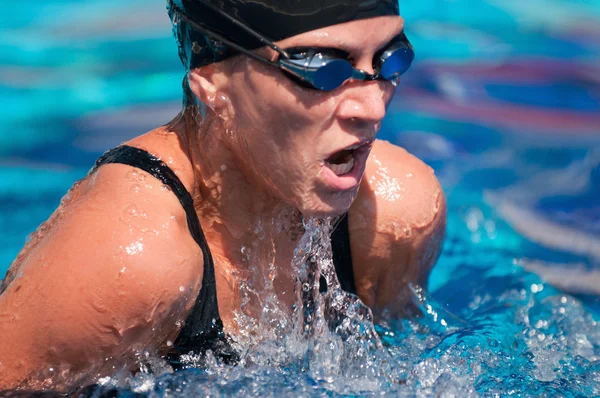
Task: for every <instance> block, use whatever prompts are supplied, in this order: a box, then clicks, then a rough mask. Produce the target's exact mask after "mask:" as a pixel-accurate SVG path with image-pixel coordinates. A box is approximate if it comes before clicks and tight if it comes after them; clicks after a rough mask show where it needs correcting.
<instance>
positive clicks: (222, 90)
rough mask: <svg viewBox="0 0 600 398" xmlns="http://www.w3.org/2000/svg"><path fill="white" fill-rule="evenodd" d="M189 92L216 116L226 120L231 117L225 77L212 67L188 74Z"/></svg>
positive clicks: (204, 67)
mask: <svg viewBox="0 0 600 398" xmlns="http://www.w3.org/2000/svg"><path fill="white" fill-rule="evenodd" d="M188 82H189V85H190V90H192V92H193V93H194V95H195V96H196V98H198V99H199V100H200V101H201V102H203V103H204V104H205V105H206V106H207V107H208V108H210V109H211V110H212V111H213V112H214V113H215V114H216V115H218V116H219V117H221V118H228V117H231V116H232V115H233V108H232V106H231V101H229V97H228V95H227V93H226V92H227V90H226V87H227V77H226V76H225V75H224V74H223V72H222V71H218V70H216V68H215V67H214V65H206V66H203V67H201V68H197V69H193V70H191V71H190V72H189V73H188Z"/></svg>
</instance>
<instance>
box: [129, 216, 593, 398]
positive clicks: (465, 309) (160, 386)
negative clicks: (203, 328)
mask: <svg viewBox="0 0 600 398" xmlns="http://www.w3.org/2000/svg"><path fill="white" fill-rule="evenodd" d="M304 228H305V233H304V235H303V236H302V237H301V239H300V242H299V244H298V246H297V248H296V251H295V256H294V260H293V270H294V272H297V273H298V281H297V289H296V291H295V294H296V305H295V306H294V310H293V311H291V312H290V311H284V309H283V308H282V307H281V306H280V304H279V303H278V302H277V301H276V295H275V294H273V296H272V297H271V298H269V299H267V300H266V304H265V309H264V310H263V311H262V313H261V316H260V318H259V319H256V320H254V323H253V324H252V325H251V326H252V327H254V328H257V329H256V330H259V331H261V332H262V333H263V335H262V336H261V339H260V340H254V341H251V340H249V341H251V342H252V343H253V345H252V347H251V348H247V349H246V351H244V359H243V360H242V364H241V365H240V366H237V367H232V366H225V365H223V364H221V363H218V362H217V361H216V360H215V359H214V358H210V355H209V360H208V361H207V363H208V364H209V366H208V367H207V368H206V369H192V370H186V371H182V372H178V373H175V374H172V373H164V372H163V373H162V375H160V374H161V373H160V372H156V373H155V374H154V375H151V374H149V373H140V374H138V375H136V376H135V377H130V378H128V379H126V383H125V384H121V385H125V386H127V390H123V391H124V393H127V392H129V391H131V390H133V391H137V392H144V393H146V394H147V395H148V396H151V397H167V396H168V397H184V396H206V395H236V396H248V397H256V396H315V397H316V396H344V395H395V396H442V397H451V396H455V397H457V396H460V397H475V396H480V395H484V396H506V395H524V396H555V395H561V396H578V395H579V396H594V395H598V394H599V393H600V376H599V375H600V372H599V371H600V328H599V327H598V322H597V320H595V319H594V317H593V316H592V315H591V314H590V313H588V312H587V311H586V309H585V308H584V307H583V306H582V304H581V303H580V302H579V301H578V300H577V299H575V298H573V297H571V296H569V295H566V294H563V293H560V292H558V291H557V290H555V289H553V288H552V287H551V286H549V285H547V284H545V283H544V282H543V281H541V280H540V279H539V278H538V277H537V276H535V275H533V274H530V273H528V272H526V271H525V270H524V269H523V268H521V267H519V266H517V265H516V264H515V263H513V262H511V261H510V257H512V255H511V253H508V254H505V255H504V260H505V266H506V267H507V268H510V269H509V270H507V271H505V274H503V275H497V274H496V275H489V274H488V273H487V271H483V272H482V269H481V268H477V267H475V266H474V264H469V261H467V262H466V263H463V264H462V268H463V269H462V272H463V274H464V275H465V276H464V279H465V281H468V283H469V284H471V283H475V284H477V283H479V282H478V281H480V280H481V279H483V280H486V281H487V282H486V283H485V285H484V286H482V287H481V288H480V290H479V291H476V293H475V294H473V295H466V296H468V297H469V301H468V302H466V303H464V305H461V306H456V305H454V306H452V305H451V306H448V305H447V304H445V305H441V304H439V303H438V302H437V301H436V300H435V299H433V298H432V297H431V296H430V295H429V294H428V293H426V292H425V291H424V290H423V289H421V288H420V287H419V286H412V291H413V294H414V301H415V304H416V305H417V307H418V308H419V309H420V310H421V312H422V316H421V317H419V318H417V319H411V320H399V321H388V322H383V323H382V324H379V325H376V326H373V323H372V322H371V314H370V311H369V310H368V309H367V308H366V307H365V306H364V305H363V304H362V303H361V302H360V301H359V300H358V299H357V298H356V297H355V296H353V295H349V294H347V293H345V292H343V291H342V290H341V288H340V287H339V283H338V282H337V278H336V276H335V271H334V268H333V263H332V260H331V247H330V240H329V232H330V228H331V221H329V220H312V219H311V220H306V221H305V222H304ZM499 232H500V233H502V232H503V231H502V230H500V231H499ZM448 242H449V244H448V245H447V249H446V250H447V251H451V252H453V253H454V257H455V258H463V259H464V258H472V259H473V260H472V261H473V262H479V261H483V260H478V259H483V258H484V256H485V254H484V253H480V254H478V253H476V251H475V250H474V249H473V248H472V247H471V246H472V244H471V242H470V241H468V240H465V239H462V238H461V239H459V237H458V236H457V235H456V231H454V230H453V229H452V228H450V230H449V237H448ZM459 252H466V253H463V254H459V255H457V254H456V253H459ZM477 256H479V257H477ZM493 261H501V259H499V258H494V259H493ZM266 269H267V270H269V269H271V271H273V268H272V267H266ZM269 272H270V271H267V272H265V273H264V275H263V277H266V279H267V280H271V281H272V280H274V277H273V275H272V274H270V273H269ZM473 274H477V275H480V276H479V277H478V278H477V277H474V276H473ZM320 276H323V277H324V279H325V280H326V282H327V291H326V292H324V293H323V289H322V288H321V287H320ZM490 286H499V287H498V289H497V290H498V291H497V292H496V291H494V289H491V288H490ZM468 288H469V286H465V291H466V290H467V289H468ZM496 293H498V294H496ZM445 295H446V293H445V292H444V288H441V289H439V290H438V291H437V292H436V296H437V297H438V299H439V298H444V296H445ZM446 299H447V297H446ZM449 308H455V309H456V308H458V312H457V313H456V314H452V313H450V312H449V311H448V309H449ZM240 318H241V319H243V318H244V317H243V316H240Z"/></svg>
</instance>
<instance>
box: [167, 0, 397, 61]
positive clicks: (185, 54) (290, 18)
mask: <svg viewBox="0 0 600 398" xmlns="http://www.w3.org/2000/svg"><path fill="white" fill-rule="evenodd" d="M167 9H168V12H169V16H170V18H171V22H172V23H173V34H174V36H175V38H176V40H177V43H178V46H179V57H180V58H181V61H182V63H183V65H184V66H185V67H186V70H191V69H194V68H197V67H200V66H204V65H209V64H212V63H215V62H219V61H222V60H225V59H227V58H229V57H231V56H233V55H236V54H237V52H236V51H234V50H233V49H231V48H229V47H228V46H226V45H224V44H223V43H221V42H219V41H217V40H214V39H212V38H210V37H208V36H206V35H204V34H202V33H200V32H198V31H196V30H194V29H193V28H192V27H191V26H190V25H189V24H188V23H186V22H185V21H183V20H182V19H181V14H185V16H186V18H189V19H192V20H193V21H194V22H195V23H198V24H200V25H201V26H203V27H205V29H207V30H208V31H211V32H214V33H217V34H219V35H222V36H223V37H226V38H227V39H229V40H231V41H233V42H234V43H236V44H238V45H241V46H242V47H244V48H247V49H249V50H252V49H256V48H259V47H262V46H263V45H264V44H263V43H262V42H261V41H260V40H258V39H257V38H255V37H253V36H252V35H250V34H249V33H247V32H246V31H245V30H243V29H242V28H240V27H238V26H236V25H235V24H234V23H232V22H231V21H230V20H228V19H227V18H225V17H224V16H223V15H222V14H221V13H220V12H219V10H220V11H222V12H225V13H226V14H227V15H230V16H232V17H234V18H235V19H236V20H238V21H240V22H242V23H243V24H245V25H247V26H249V27H250V28H252V29H253V30H255V31H256V32H258V33H260V34H261V35H263V36H265V37H266V38H267V39H269V40H271V41H279V40H282V39H285V38H288V37H291V36H294V35H297V34H300V33H304V32H308V31H310V30H314V29H319V28H322V27H325V26H330V25H335V24H339V23H344V22H349V21H353V20H358V19H365V18H371V17H376V16H383V15H399V7H398V0H167Z"/></svg>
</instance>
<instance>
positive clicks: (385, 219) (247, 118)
mask: <svg viewBox="0 0 600 398" xmlns="http://www.w3.org/2000/svg"><path fill="white" fill-rule="evenodd" d="M401 29H402V19H401V18H399V17H380V18H373V19H369V20H364V21H354V22H350V23H348V24H343V25H337V26H332V27H327V28H323V29H319V30H317V31H313V32H308V33H305V34H302V35H299V36H296V37H294V38H290V39H286V40H284V41H282V42H281V43H278V44H280V45H281V46H282V47H284V48H285V47H290V46H295V45H312V46H314V45H320V46H323V47H335V48H343V49H345V50H346V51H347V52H348V53H350V55H351V57H352V59H353V61H354V64H355V66H356V67H358V68H361V69H364V70H366V71H367V72H372V67H371V61H372V59H373V55H374V54H375V52H376V51H377V50H378V49H379V48H381V47H383V46H385V44H386V43H387V42H389V40H390V39H391V38H393V37H394V36H395V35H397V34H398V32H400V31H401ZM262 51H263V52H264V53H265V55H268V56H272V55H273V54H271V53H269V52H268V51H266V50H262ZM189 79H190V88H191V90H192V92H193V93H194V95H195V97H197V98H198V99H199V101H201V102H202V103H204V104H206V111H205V115H204V117H203V118H202V120H198V119H197V118H194V117H193V116H194V115H193V113H194V108H188V109H187V110H186V112H184V113H182V114H181V115H179V116H178V117H176V118H175V119H174V120H173V121H172V122H171V123H169V124H168V125H166V126H163V127H160V128H158V129H156V130H154V131H152V132H150V133H148V134H145V135H143V136H140V137H138V138H136V139H134V140H132V141H130V142H128V144H129V145H132V146H137V147H139V148H142V149H145V150H147V151H149V152H151V153H153V154H154V155H156V156H158V157H160V158H161V159H162V160H163V161H164V162H165V163H167V165H168V166H169V167H171V168H172V169H173V170H174V171H175V172H176V174H177V175H178V177H179V178H180V179H181V180H182V182H183V183H184V185H185V186H186V188H187V189H188V191H190V192H191V193H192V194H193V196H194V202H195V208H196V211H197V214H198V217H199V219H200V222H201V224H202V226H203V229H204V232H205V234H206V237H207V240H208V243H209V246H210V248H211V252H212V254H213V257H214V260H215V271H216V277H217V292H218V300H219V312H220V314H221V317H222V318H223V322H224V324H225V329H226V331H227V332H228V333H230V334H231V335H232V336H234V338H235V336H236V332H237V331H238V328H239V326H238V325H237V323H236V321H235V319H234V317H233V312H234V311H236V310H239V308H240V305H241V300H242V299H241V297H240V296H241V295H240V290H241V288H240V285H241V283H242V281H244V280H248V279H249V278H252V277H253V274H254V273H261V272H266V268H267V266H268V264H277V275H276V277H275V280H274V286H275V289H276V291H277V295H278V298H279V300H280V301H281V302H283V303H285V304H288V305H289V306H291V304H292V302H293V298H292V296H293V295H292V294H291V293H290V292H292V291H293V289H294V285H295V283H296V282H295V275H293V272H292V270H291V267H290V266H289V264H290V263H291V259H292V256H293V250H294V248H295V247H296V245H297V243H298V237H299V225H301V224H300V223H301V214H302V215H304V216H307V217H310V216H317V217H324V216H335V215H339V214H342V213H344V212H346V211H348V209H349V229H350V237H351V250H352V256H353V263H354V273H355V279H356V285H357V289H358V293H359V296H360V297H361V299H362V300H363V301H364V302H365V304H367V305H368V306H370V307H371V308H372V309H373V311H374V313H375V314H376V316H380V315H382V314H385V315H386V316H401V315H404V314H405V313H406V312H410V311H409V310H408V309H409V308H410V305H409V303H408V302H407V289H406V285H407V283H410V282H415V283H419V284H424V283H426V280H427V276H428V274H429V270H430V269H431V267H432V266H433V264H434V263H435V261H436V259H437V257H438V255H439V252H440V248H441V245H442V241H443V235H444V228H445V217H446V215H445V214H446V209H445V200H444V196H443V192H442V190H441V188H440V186H439V183H438V181H437V179H436V178H435V176H434V174H433V171H432V170H431V169H430V168H429V167H428V166H426V165H425V164H423V163H422V162H421V161H419V160H418V159H416V158H415V157H413V156H412V155H410V154H408V153H407V152H406V151H405V150H403V149H401V148H399V147H396V146H394V145H391V144H389V143H386V142H383V141H376V140H375V135H376V133H377V131H378V129H379V126H380V123H381V120H382V119H383V117H384V115H385V111H386V108H387V105H388V104H389V102H390V101H391V98H392V95H393V93H394V88H393V87H392V85H391V83H389V82H354V81H349V82H347V83H346V84H345V85H344V86H342V87H340V88H339V89H337V90H334V91H333V92H328V93H321V92H316V91H312V90H307V89H304V88H300V87H299V86H297V85H296V84H295V83H293V82H291V81H290V80H289V79H287V78H286V77H285V76H283V75H282V74H281V72H279V71H278V70H276V69H273V68H269V67H268V66H266V65H262V64H259V63H257V62H255V61H252V60H249V59H248V58H246V57H238V58H236V59H232V60H229V61H225V62H223V63H220V64H217V65H210V66H207V67H203V68H201V69H199V70H195V71H193V72H191V73H190V75H189ZM258 99H260V100H258ZM248 126H251V127H248ZM357 142H358V143H362V144H364V145H366V146H365V148H366V149H365V150H366V151H367V153H368V152H369V151H370V152H371V154H370V156H369V158H368V160H367V161H366V162H363V164H355V166H354V167H358V168H359V169H357V170H358V171H359V174H361V175H362V172H360V171H362V169H364V176H362V177H363V178H362V180H360V176H359V179H358V180H357V181H356V182H357V183H356V184H355V186H350V187H349V186H348V185H352V184H347V181H346V182H345V183H346V185H344V184H341V185H340V184H336V183H333V184H332V183H331V178H334V179H335V177H331V174H329V177H327V178H326V177H324V175H326V172H327V170H326V168H327V162H326V159H327V158H328V157H329V156H330V155H331V154H332V153H334V152H336V151H339V150H341V149H343V148H346V147H348V146H350V145H353V144H356V143H357ZM365 157H366V156H365ZM358 163H360V162H358ZM282 226H283V228H282ZM259 230H260V232H259V233H257V231H259ZM300 233H301V231H300ZM257 237H258V238H257ZM240 248H251V255H249V254H248V253H247V252H243V251H242V250H240ZM275 248H276V250H275ZM203 264H204V259H203V258H202V253H201V251H200V249H199V247H198V246H197V244H196V243H195V242H194V240H193V239H192V237H191V236H190V233H189V230H188V226H187V222H186V218H185V213H184V211H183V209H182V207H181V205H180V204H179V201H178V200H177V198H176V197H175V195H174V194H173V193H172V192H169V191H168V190H166V189H165V188H164V187H162V184H161V183H160V182H159V181H158V180H155V179H154V178H153V177H151V176H149V175H147V174H145V173H144V172H142V171H141V170H137V169H134V168H131V167H129V166H124V165H106V166H103V167H102V168H100V169H99V170H98V172H97V173H95V174H94V175H92V176H91V177H88V178H87V179H86V180H84V181H83V182H82V183H81V184H80V185H79V186H77V187H75V188H74V189H73V190H72V192H71V193H70V195H68V197H67V199H66V200H65V201H64V203H63V204H62V205H61V207H60V208H59V209H58V210H57V212H56V213H55V214H54V215H53V216H52V217H51V219H50V220H49V221H48V222H47V223H46V224H45V225H44V227H43V228H42V232H41V233H40V234H38V236H35V237H34V238H33V239H32V241H31V242H30V243H29V244H28V245H26V247H25V248H24V249H23V251H22V253H21V254H20V255H19V257H18V258H17V260H16V261H15V263H14V264H13V266H12V267H11V271H10V272H9V277H8V278H7V280H12V282H11V283H10V284H8V287H7V288H6V290H5V292H4V293H3V294H2V295H1V296H0V336H2V338H3V344H2V345H1V346H0V390H2V389H7V388H14V387H26V388H33V389H43V388H57V389H68V388H70V387H71V386H75V385H79V384H84V383H87V382H90V381H93V380H94V379H95V378H97V377H98V376H104V375H110V374H113V373H114V372H115V369H122V368H124V369H128V368H131V367H132V366H135V359H134V354H135V352H136V351H138V350H145V349H153V350H155V351H156V352H158V353H161V352H166V351H168V350H169V344H170V342H172V341H174V340H175V339H176V337H177V335H178V333H179V330H180V328H181V325H182V321H183V320H185V319H186V317H187V315H188V313H189V311H190V310H191V308H192V306H193V304H194V301H195V299H196V297H197V295H198V292H199V289H200V286H201V281H202V274H203ZM257 264H258V265H257ZM253 265H254V267H253ZM261 267H262V268H261ZM13 277H14V280H13ZM263 298H264V297H263V296H262V295H261V292H260V289H258V292H257V293H256V295H255V296H253V297H250V304H251V305H250V306H249V308H250V309H249V310H248V311H249V315H253V311H256V312H259V311H260V309H261V307H262V299H263ZM115 367H116V368H115ZM63 371H65V372H67V373H64V374H61V372H63Z"/></svg>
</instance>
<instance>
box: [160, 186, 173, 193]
mask: <svg viewBox="0 0 600 398" xmlns="http://www.w3.org/2000/svg"><path fill="white" fill-rule="evenodd" d="M160 190H161V191H163V192H171V187H170V186H168V185H163V186H162V187H160Z"/></svg>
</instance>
